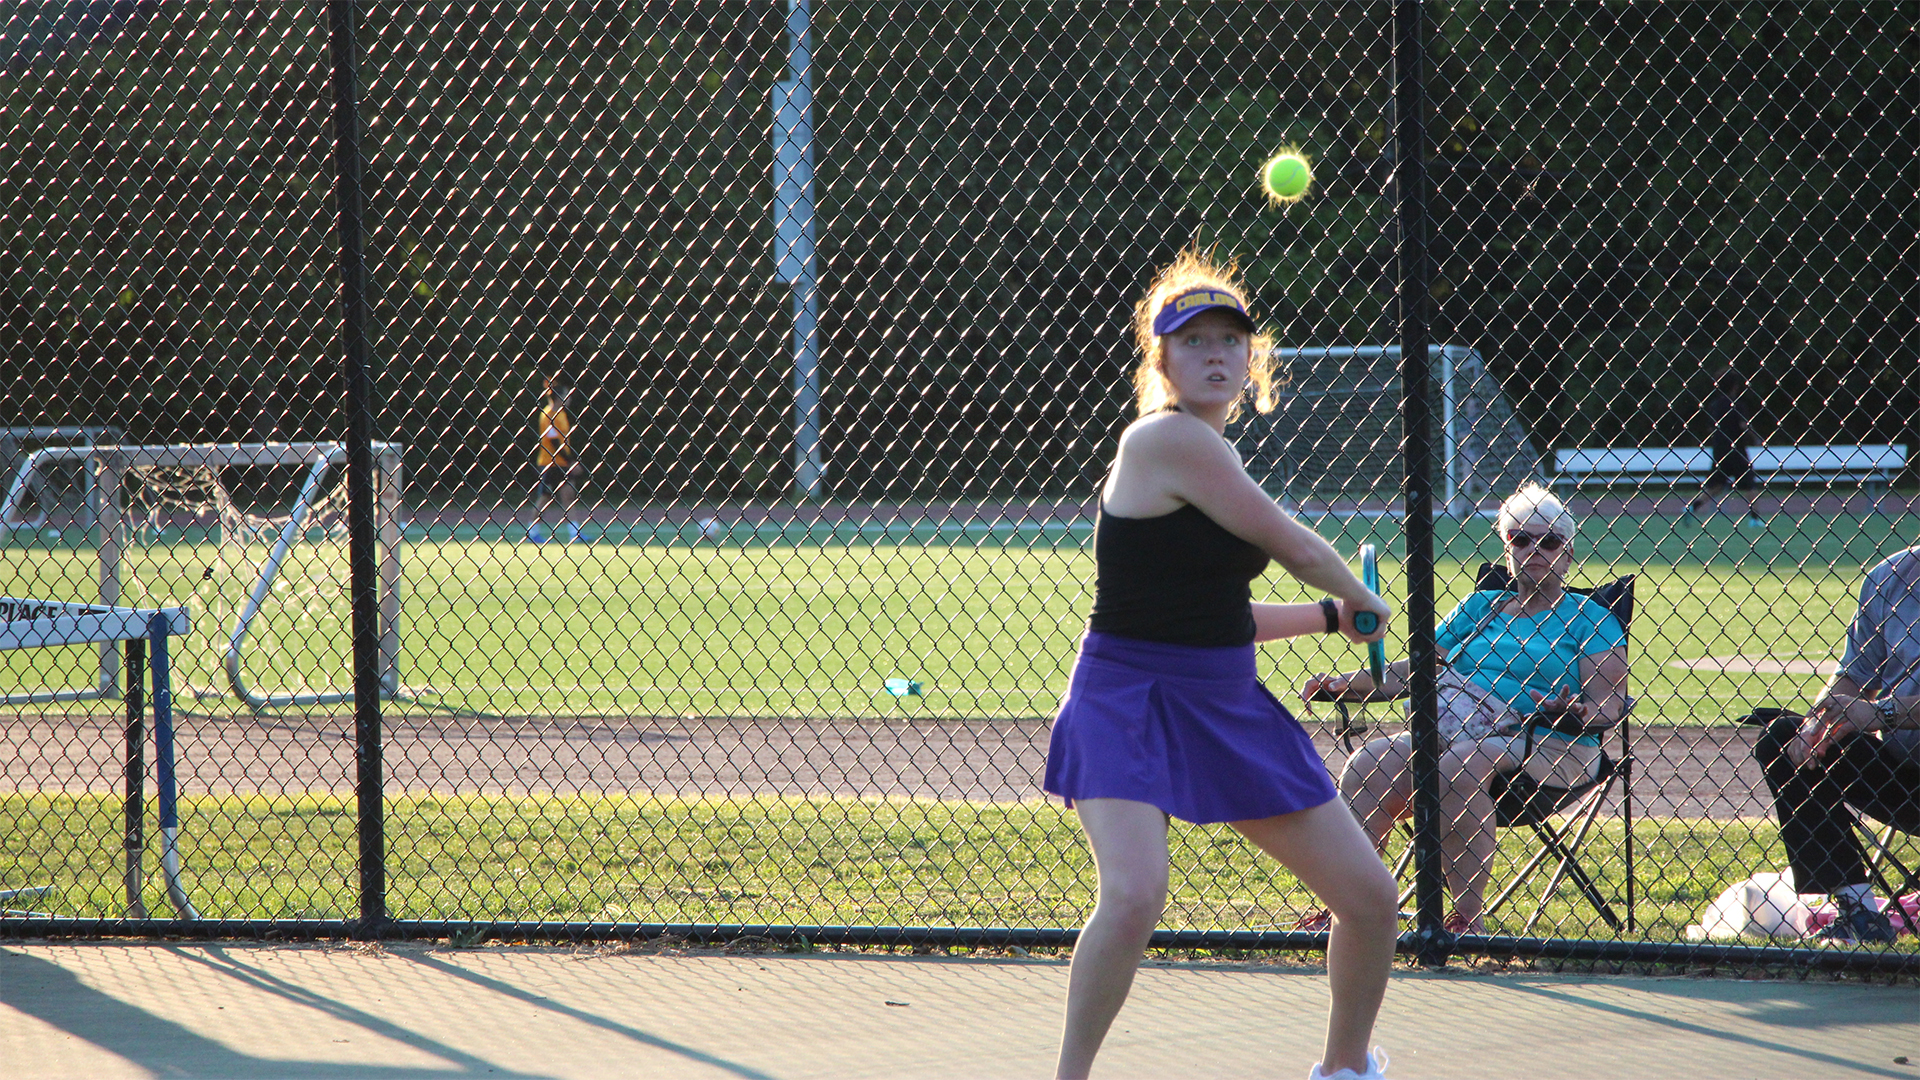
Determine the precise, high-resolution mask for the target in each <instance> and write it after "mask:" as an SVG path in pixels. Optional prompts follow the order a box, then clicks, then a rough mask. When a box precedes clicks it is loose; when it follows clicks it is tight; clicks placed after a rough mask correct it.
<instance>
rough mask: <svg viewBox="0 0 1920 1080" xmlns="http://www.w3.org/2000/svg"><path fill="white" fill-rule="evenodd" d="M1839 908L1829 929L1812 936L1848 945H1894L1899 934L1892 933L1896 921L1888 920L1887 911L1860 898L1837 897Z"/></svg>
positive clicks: (1818, 939)
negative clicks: (1875, 907)
mask: <svg viewBox="0 0 1920 1080" xmlns="http://www.w3.org/2000/svg"><path fill="white" fill-rule="evenodd" d="M1836 902H1837V903H1838V905H1839V908H1840V911H1839V913H1838V914H1837V915H1835V916H1834V917H1833V922H1831V923H1829V924H1828V925H1827V927H1826V929H1824V930H1821V931H1820V932H1819V933H1817V934H1815V935H1813V936H1814V939H1815V940H1816V941H1824V942H1827V943H1829V944H1848V945H1862V944H1873V945H1891V944H1893V941H1894V938H1895V937H1896V936H1897V935H1895V934H1894V932H1893V923H1892V922H1890V921H1889V920H1888V919H1887V915H1886V912H1884V911H1877V910H1875V909H1874V908H1873V907H1871V906H1869V905H1867V904H1863V903H1861V902H1860V901H1858V900H1844V899H1837V900H1836Z"/></svg>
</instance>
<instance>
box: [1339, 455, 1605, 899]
mask: <svg viewBox="0 0 1920 1080" xmlns="http://www.w3.org/2000/svg"><path fill="white" fill-rule="evenodd" d="M1499 532H1500V536H1501V537H1502V539H1503V540H1504V541H1505V544H1506V554H1507V569H1508V570H1509V571H1511V572H1512V574H1513V580H1514V582H1515V583H1516V585H1517V591H1515V592H1511V593H1509V592H1476V593H1474V594H1473V595H1471V596H1469V597H1467V598H1466V599H1465V600H1464V601H1462V602H1461V603H1460V605H1459V606H1458V607H1456V608H1454V609H1453V611H1452V613H1450V614H1449V615H1448V616H1447V618H1446V621H1445V622H1444V623H1443V624H1442V625H1441V626H1440V628H1439V630H1438V633H1437V639H1438V645H1439V652H1440V655H1441V656H1442V657H1444V658H1446V664H1445V665H1444V666H1443V669H1442V671H1441V674H1440V683H1441V695H1440V697H1441V701H1440V725H1441V741H1442V743H1443V744H1445V745H1444V749H1443V751H1442V753H1441V758H1440V800H1441V820H1442V821H1443V822H1445V823H1446V826H1445V831H1444V832H1443V834H1442V842H1441V850H1442V853H1443V858H1442V863H1443V865H1444V866H1445V868H1446V875H1447V891H1448V892H1450V893H1451V894H1452V895H1453V911H1452V912H1451V913H1450V914H1449V915H1448V916H1447V928H1448V929H1449V930H1452V931H1453V932H1455V933H1473V934H1478V933H1485V932H1486V931H1485V927H1484V925H1483V924H1482V922H1481V912H1482V909H1483V907H1484V904H1485V899H1484V897H1485V893H1486V887H1487V878H1488V875H1489V872H1490V869H1491V866H1492V862H1493V853H1494V849H1495V847H1496V846H1497V839H1496V837H1495V835H1494V813H1493V799H1492V797H1491V795H1490V794H1489V791H1488V789H1489V787H1490V786H1491V783H1492V780H1493V778H1494V776H1495V775H1497V774H1500V773H1512V772H1514V771H1516V770H1518V769H1519V768H1521V765H1522V756H1523V754H1524V753H1525V746H1524V733H1523V731H1522V730H1521V729H1522V728H1523V727H1524V723H1523V721H1524V719H1525V717H1527V716H1528V715H1531V714H1533V713H1535V712H1539V711H1542V710H1547V711H1555V710H1558V711H1564V712H1566V713H1569V714H1571V715H1572V716H1575V717H1578V718H1580V719H1581V720H1582V721H1583V722H1584V723H1585V724H1586V725H1587V726H1589V727H1594V728H1597V727H1600V726H1603V725H1607V724H1611V723H1612V722H1614V721H1617V720H1619V719H1620V717H1621V716H1622V715H1623V714H1624V713H1625V711H1626V703H1627V698H1626V686H1627V647H1626V646H1627V635H1626V631H1625V630H1624V629H1622V628H1621V626H1620V622H1619V620H1617V619H1615V618H1614V617H1613V614H1612V613H1611V612H1609V611H1608V610H1607V609H1606V608H1605V607H1604V606H1602V605H1601V604H1599V603H1598V602H1596V601H1594V600H1590V599H1588V598H1587V597H1585V596H1582V595H1580V594H1579V593H1572V592H1568V591H1567V590H1566V588H1565V581H1566V574H1567V568H1568V567H1569V566H1570V565H1571V564H1572V562H1573V539H1574V536H1575V535H1576V527H1575V522H1574V519H1573V515H1572V514H1571V513H1569V512H1568V511H1567V508H1566V507H1565V506H1563V505H1561V503H1560V500H1558V499H1556V498H1555V497H1554V496H1553V495H1552V494H1551V493H1550V492H1548V491H1547V490H1546V489H1545V488H1542V487H1540V486H1539V485H1537V484H1529V485H1527V486H1526V487H1525V488H1523V489H1522V490H1521V491H1520V492H1519V493H1517V494H1515V495H1514V496H1513V497H1512V498H1509V499H1508V500H1507V501H1506V502H1505V503H1503V504H1502V505H1501V507H1500V517H1499ZM1383 682H1384V683H1385V685H1384V686H1378V687H1376V686H1375V685H1374V684H1373V679H1372V677H1371V676H1369V675H1368V674H1367V673H1365V672H1357V673H1354V674H1350V675H1315V676H1313V677H1312V678H1310V679H1308V680H1307V682H1306V685H1305V686H1303V687H1302V688H1301V694H1302V696H1303V697H1306V698H1307V699H1309V700H1311V699H1312V698H1313V697H1315V696H1316V695H1319V694H1322V693H1324V694H1327V695H1330V696H1336V697H1340V698H1342V699H1345V700H1349V701H1353V700H1361V701H1384V700H1388V699H1391V698H1399V697H1404V696H1406V693H1407V661H1405V660H1402V661H1399V662H1397V663H1395V664H1392V665H1390V666H1389V667H1388V668H1387V670H1386V672H1385V677H1384V679H1383ZM1543 736H1544V737H1543ZM1412 759H1413V737H1412V736H1411V735H1410V734H1400V735H1394V736H1391V737H1387V738H1379V739H1375V740H1373V741H1372V742H1369V743H1367V745H1366V746H1364V747H1362V748H1361V749H1360V750H1358V751H1356V752H1355V753H1354V755H1353V756H1352V757H1351V758H1349V759H1348V760H1347V765H1346V768H1345V769H1344V770H1343V771H1342V773H1341V776H1340V790H1341V793H1342V794H1344V795H1345V796H1346V798H1347V802H1348V804H1349V805H1350V806H1352V807H1353V812H1354V815H1355V816H1356V817H1358V818H1359V819H1360V824H1361V825H1362V826H1364V827H1365V828H1366V830H1367V831H1368V833H1370V834H1371V835H1372V836H1373V839H1374V844H1375V845H1376V846H1377V847H1379V848H1380V850H1381V851H1382V852H1383V853H1384V852H1385V850H1386V842H1387V837H1388V835H1389V834H1390V833H1391V832H1392V830H1393V826H1394V825H1395V824H1396V823H1397V822H1399V821H1401V820H1403V819H1405V818H1407V817H1409V816H1410V815H1411V814H1412V813H1413V771H1412ZM1599 761H1600V737H1599V736H1598V735H1594V734H1590V735H1582V736H1579V737H1578V738H1572V737H1568V736H1565V735H1558V734H1555V733H1552V732H1550V731H1548V730H1547V729H1544V728H1538V729H1536V730H1535V738H1534V749H1533V758H1532V760H1531V761H1529V762H1527V763H1526V767H1527V769H1528V771H1529V772H1530V773H1532V774H1533V775H1534V776H1536V777H1537V778H1541V779H1546V778H1547V776H1548V775H1549V774H1551V775H1552V776H1553V777H1554V778H1556V780H1557V781H1558V782H1560V783H1571V782H1573V781H1576V780H1579V779H1581V778H1583V777H1587V776H1592V775H1593V774H1594V771H1595V770H1596V769H1598V767H1599Z"/></svg>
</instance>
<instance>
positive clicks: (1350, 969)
mask: <svg viewBox="0 0 1920 1080" xmlns="http://www.w3.org/2000/svg"><path fill="white" fill-rule="evenodd" d="M1233 827H1234V828H1235V829H1238V830H1239V831H1240V833H1241V834H1242V835H1244V836H1245V837H1246V838H1247V839H1249V840H1251V841H1253V842H1254V843H1255V844H1256V845H1258V846H1259V847H1260V849H1261V850H1262V851H1265V852H1266V853H1267V854H1269V855H1271V856H1273V857H1274V858H1275V859H1278V860H1279V861H1280V864H1281V865H1282V866H1285V867H1286V868H1287V869H1289V870H1291V871H1293V874H1294V876H1295V877H1298V878H1299V879H1300V882H1301V884H1303V885H1305V886H1306V887H1307V888H1309V889H1312V890H1313V892H1314V895H1316V896H1318V897H1319V898H1320V902H1321V903H1323V904H1325V905H1326V906H1327V907H1328V909H1330V910H1331V911H1332V912H1333V926H1332V927H1331V929H1329V931H1328V933H1327V988H1328V990H1329V996H1330V997H1331V1001H1330V1002H1329V1004H1328V1008H1327V1036H1326V1043H1325V1045H1324V1046H1323V1047H1322V1049H1321V1058H1320V1068H1321V1071H1322V1072H1323V1073H1336V1072H1339V1071H1340V1070H1341V1069H1352V1070H1353V1071H1354V1073H1355V1075H1362V1076H1364V1075H1366V1074H1367V1073H1368V1072H1369V1071H1370V1060H1369V1057H1368V1053H1367V1044H1368V1043H1369V1042H1370V1041H1372V1038H1373V1024H1374V1020H1375V1019H1376V1018H1377V1017H1378V1016H1379V1015H1380V1002H1381V1001H1382V999H1384V998H1385V997H1386V993H1387V977H1388V976H1389V975H1390V974H1392V971H1393V953H1394V949H1395V947H1396V945H1397V944H1398V934H1399V928H1400V926H1399V920H1400V914H1399V889H1398V888H1397V887H1396V886H1395V884H1394V880H1393V875H1392V874H1391V873H1389V872H1388V870H1387V867H1386V864H1385V863H1382V862H1381V861H1380V856H1379V854H1378V853H1376V852H1375V851H1374V847H1373V841H1372V839H1371V838H1370V837H1368V836H1367V834H1366V833H1365V831H1363V830H1362V829H1361V828H1360V824H1359V822H1357V821H1355V820H1354V817H1353V814H1352V812H1350V811H1349V810H1348V809H1347V804H1346V801H1345V800H1343V799H1333V800H1330V801H1328V802H1324V803H1321V804H1320V805H1319V806H1316V807H1313V808H1311V809H1308V810H1300V811H1297V812H1295V813H1292V814H1282V815H1280V816H1279V817H1270V818H1261V819H1259V820H1258V821H1236V822H1234V823H1233Z"/></svg>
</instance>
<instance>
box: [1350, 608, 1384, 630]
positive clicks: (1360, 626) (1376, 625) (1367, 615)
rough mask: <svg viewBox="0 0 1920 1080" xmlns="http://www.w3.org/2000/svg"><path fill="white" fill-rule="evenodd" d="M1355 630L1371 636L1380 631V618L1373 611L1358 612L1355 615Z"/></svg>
mask: <svg viewBox="0 0 1920 1080" xmlns="http://www.w3.org/2000/svg"><path fill="white" fill-rule="evenodd" d="M1353 628H1354V629H1355V630H1356V631H1359V632H1360V633H1362V634H1371V633H1373V632H1374V631H1375V630H1378V629H1380V616H1378V615H1375V614H1374V613H1373V612H1371V611H1356V612H1354V613H1353Z"/></svg>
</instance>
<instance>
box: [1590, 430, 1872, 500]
mask: <svg viewBox="0 0 1920 1080" xmlns="http://www.w3.org/2000/svg"><path fill="white" fill-rule="evenodd" d="M1747 460H1748V461H1751V462H1752V463H1753V471H1754V473H1755V474H1756V476H1755V480H1756V481H1757V482H1759V483H1760V484H1839V483H1858V484H1860V485H1862V486H1863V487H1865V488H1866V490H1867V491H1868V492H1869V493H1870V494H1873V495H1878V494H1879V493H1880V492H1881V491H1882V490H1884V489H1885V488H1886V486H1887V485H1888V484H1890V483H1892V482H1893V478H1894V476H1895V475H1897V474H1898V473H1899V472H1900V470H1902V469H1904V468H1906V467H1907V448H1906V447H1905V446H1901V445H1899V444H1892V445H1886V444H1871V443H1867V444H1860V445H1844V444H1843V445H1833V446H1749V447H1747ZM1712 471H1713V451H1711V450H1709V449H1707V448H1706V447H1703V446H1665V447H1604V448H1597V449H1580V450H1556V451H1554V453H1553V472H1554V477H1553V485H1554V486H1555V487H1556V488H1570V489H1571V488H1579V487H1581V486H1584V485H1589V484H1593V485H1614V484H1650V483H1651V484H1659V485H1664V486H1668V487H1672V486H1677V485H1682V484H1686V485H1691V484H1698V483H1700V482H1702V481H1704V480H1706V478H1707V475H1708V474H1709V473H1711V472H1712Z"/></svg>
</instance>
